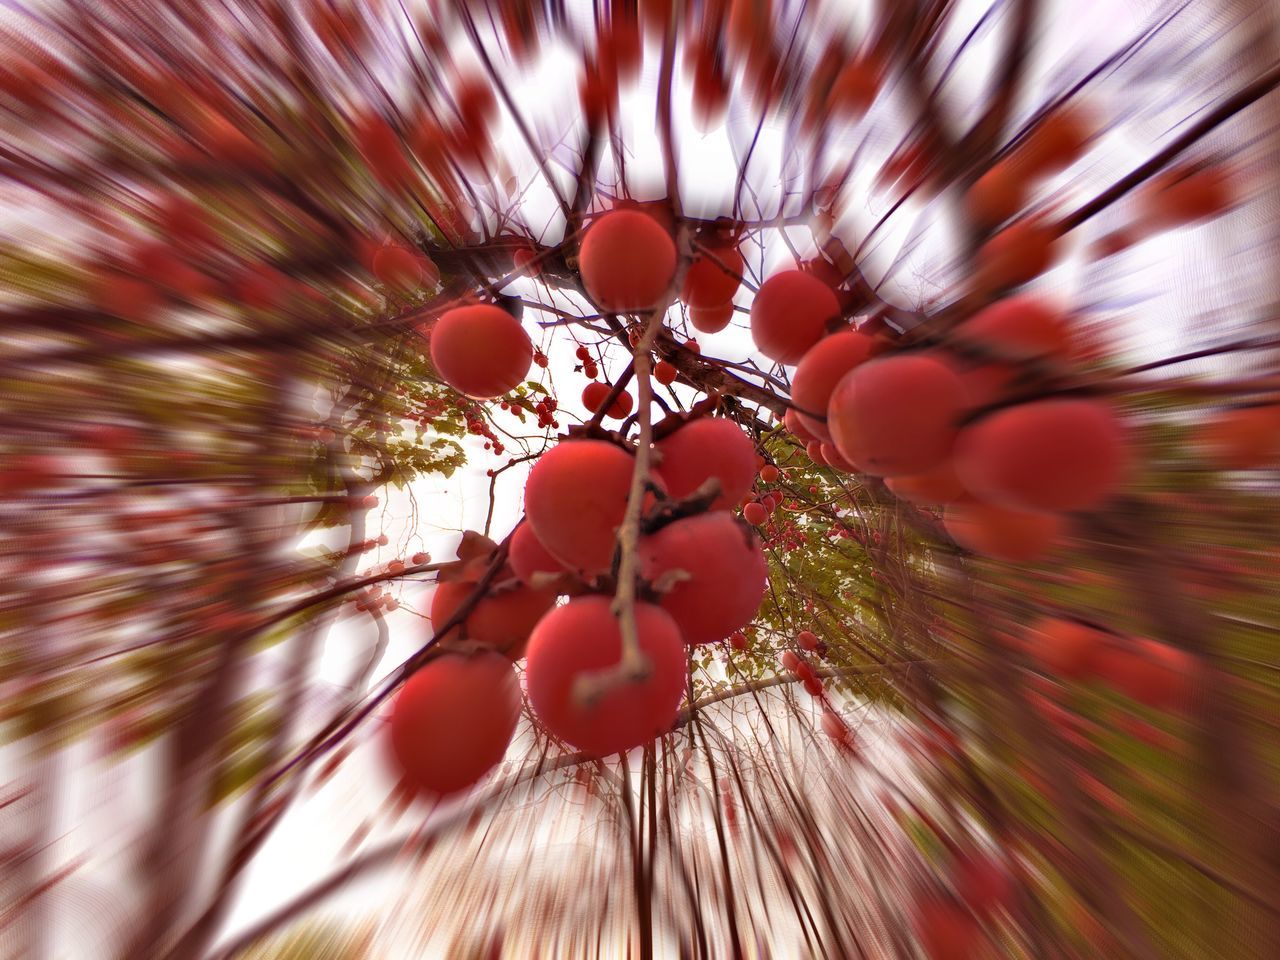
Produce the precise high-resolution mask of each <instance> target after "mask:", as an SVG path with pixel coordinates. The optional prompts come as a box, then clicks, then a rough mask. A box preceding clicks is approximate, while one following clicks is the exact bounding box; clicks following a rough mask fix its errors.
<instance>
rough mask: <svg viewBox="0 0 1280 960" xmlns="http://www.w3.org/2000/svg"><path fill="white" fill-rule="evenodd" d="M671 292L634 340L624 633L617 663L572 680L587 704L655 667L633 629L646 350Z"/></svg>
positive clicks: (621, 572) (647, 389)
mask: <svg viewBox="0 0 1280 960" xmlns="http://www.w3.org/2000/svg"><path fill="white" fill-rule="evenodd" d="M670 305H671V298H670V295H668V296H667V297H665V298H664V299H663V303H662V306H660V307H658V308H657V309H655V310H654V311H653V313H652V314H650V316H649V321H648V323H646V324H645V328H644V333H643V334H642V335H641V337H640V339H639V340H638V341H636V345H635V348H634V360H633V361H632V370H633V372H634V376H635V381H636V422H637V423H638V424H639V426H640V436H639V440H638V446H637V447H636V458H635V467H634V469H633V470H632V473H631V490H630V492H629V493H628V495H627V512H626V513H625V514H624V515H623V518H622V526H620V527H619V528H618V550H619V561H618V589H617V591H616V592H615V593H614V595H613V606H612V613H613V615H614V616H615V617H616V618H617V620H618V632H619V633H620V634H621V636H622V655H621V657H620V658H619V660H618V662H617V664H616V665H615V666H613V667H610V668H609V669H607V670H600V671H596V672H594V673H585V674H582V675H581V676H579V677H578V679H577V681H576V683H575V685H574V698H575V699H576V700H577V701H578V703H580V704H583V705H586V706H589V705H591V704H592V703H594V702H595V701H596V700H598V699H599V698H600V696H601V695H603V694H604V693H606V692H608V691H609V690H612V689H614V688H615V687H617V686H619V685H620V684H623V683H635V682H639V681H641V680H644V679H645V678H646V677H647V676H649V674H650V672H652V670H653V663H652V662H651V661H650V660H649V657H648V656H647V655H646V654H645V652H644V651H643V650H641V649H640V636H639V633H638V632H637V630H636V573H637V565H638V558H637V553H638V550H637V548H638V546H639V543H640V515H641V511H642V508H643V506H644V496H645V491H646V485H647V481H648V478H649V462H650V459H651V453H652V451H651V447H652V446H653V424H652V423H651V422H650V420H649V406H650V404H651V403H652V401H653V384H652V382H651V381H650V379H649V374H650V372H651V369H652V358H651V356H650V351H651V350H652V349H653V343H654V340H656V339H657V336H658V331H659V330H661V329H662V324H663V321H664V320H665V319H666V315H667V310H668V308H669V307H670Z"/></svg>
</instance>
